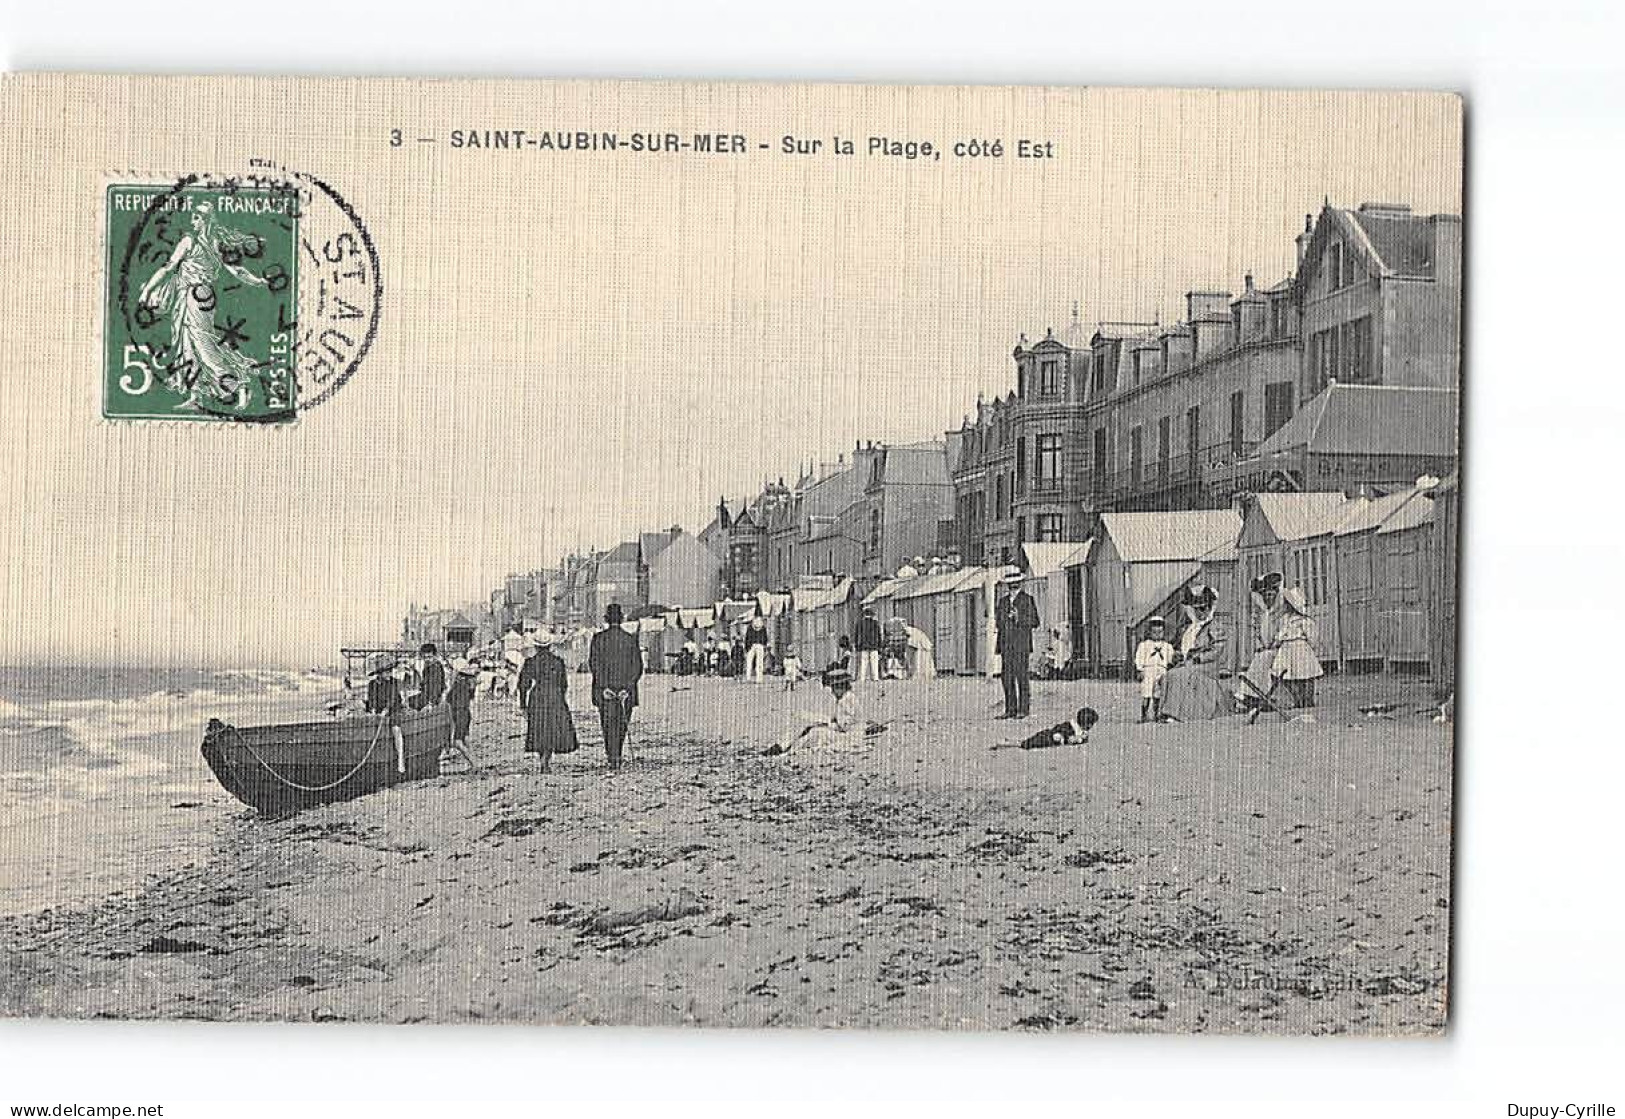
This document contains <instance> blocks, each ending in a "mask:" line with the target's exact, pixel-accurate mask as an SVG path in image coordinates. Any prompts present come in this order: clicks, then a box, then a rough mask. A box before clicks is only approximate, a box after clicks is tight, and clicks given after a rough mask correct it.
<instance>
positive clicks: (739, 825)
mask: <svg viewBox="0 0 1625 1119" xmlns="http://www.w3.org/2000/svg"><path fill="white" fill-rule="evenodd" d="M859 688H860V695H861V696H863V697H864V701H865V705H866V707H867V711H866V714H867V715H868V716H869V717H870V718H873V719H878V720H882V721H886V722H888V723H889V725H890V729H888V731H887V732H886V733H885V734H883V735H881V736H880V737H878V738H876V739H874V740H873V741H872V742H871V743H870V744H869V745H868V747H867V748H866V749H865V750H863V751H862V752H860V753H852V754H839V755H821V756H820V755H811V754H807V753H804V752H795V751H792V752H791V753H790V754H789V755H786V756H783V757H764V756H762V754H761V750H762V749H763V748H764V747H765V746H766V745H768V744H769V743H771V742H772V741H774V740H775V739H777V738H778V737H780V736H781V735H782V734H783V733H784V732H785V730H786V729H787V728H789V727H790V726H791V725H793V724H794V722H795V719H794V714H795V712H797V711H799V710H819V709H822V708H823V707H825V706H826V705H827V703H828V699H827V694H825V693H822V692H821V691H820V690H819V689H818V688H816V687H814V686H811V685H806V684H804V685H802V686H801V687H800V688H798V689H797V691H795V692H794V693H786V692H785V691H784V690H783V685H782V684H781V683H777V682H773V683H768V684H764V685H750V684H746V683H743V682H739V681H728V680H697V681H691V680H681V679H675V678H671V677H655V678H651V679H650V680H649V681H647V682H646V686H645V697H644V700H645V702H644V706H643V708H641V709H640V710H639V712H638V715H637V717H636V719H635V721H634V724H633V738H632V744H631V751H632V755H633V761H632V762H631V764H630V765H629V766H628V767H627V768H626V769H625V770H624V771H622V772H621V773H618V774H614V775H609V774H607V772H606V770H605V768H604V761H603V752H602V747H601V742H600V738H599V735H598V727H597V720H596V717H595V716H594V715H592V714H591V713H590V711H587V710H583V711H581V712H579V713H578V726H579V729H580V731H581V737H582V749H581V751H580V752H579V753H576V754H573V755H570V756H567V757H562V758H558V759H555V763H554V772H553V773H552V774H551V775H546V776H544V775H542V774H541V773H539V772H538V770H537V765H536V761H535V759H534V758H531V757H527V756H525V755H524V754H522V753H521V752H520V748H519V747H520V742H519V732H520V719H519V714H518V712H517V710H515V709H514V708H513V707H512V706H511V705H510V701H505V700H501V699H496V700H481V701H479V702H478V704H477V706H476V715H475V718H476V726H475V732H474V737H475V743H474V752H475V757H476V760H477V761H478V763H479V764H480V766H481V768H480V769H479V771H478V772H475V773H473V774H454V775H448V776H443V777H440V778H438V779H435V780H431V781H423V782H417V783H415V784H412V785H408V786H404V787H401V788H397V789H392V790H388V791H385V792H382V793H378V794H374V795H372V796H368V797H364V798H361V799H359V800H355V801H350V802H347V803H343V804H338V805H331V806H327V807H324V808H320V809H315V810H312V811H308V812H305V813H302V814H300V815H298V816H296V817H294V818H291V819H288V820H282V821H276V822H267V821H262V820H259V819H258V818H256V817H254V816H253V815H252V814H251V813H249V812H247V810H244V812H243V813H242V814H240V818H239V819H237V820H235V821H234V822H233V823H232V824H231V825H230V826H229V827H228V828H227V830H226V832H225V835H224V837H223V839H222V841H221V844H220V846H219V849H218V850H217V851H216V852H215V853H214V854H213V855H212V857H211V858H210V859H209V860H208V861H207V862H206V863H204V864H202V865H200V866H198V867H194V868H189V869H186V870H183V871H180V872H177V873H175V874H171V875H169V876H168V877H167V878H164V879H160V880H157V881H154V882H153V883H151V884H149V885H148V886H147V887H146V888H144V889H142V890H139V891H133V892H130V893H127V894H123V895H118V896H114V897H111V898H108V899H106V900H104V901H102V902H101V903H99V904H97V905H95V906H91V907H87V908H82V909H77V910H72V911H66V910H59V911H54V912H53V911H47V912H42V913H37V914H32V915H25V916H21V917H15V918H7V919H4V920H0V958H3V959H4V969H3V972H0V976H3V977H0V1013H4V1014H7V1015H49V1016H56V1017H73V1018H79V1017H115V1018H142V1019H145V1018H211V1019H216V1018H218V1019H238V1020H263V1019H291V1020H297V1021H312V1020H314V1021H338V1020H348V1021H365V1022H425V1021H427V1022H461V1021H513V1022H548V1023H562V1024H588V1023H599V1024H614V1025H651V1026H671V1025H684V1024H698V1025H708V1026H794V1027H831V1026H861V1027H884V1028H913V1027H923V1028H939V1029H1006V1028H1025V1029H1057V1028H1071V1029H1115V1030H1138V1031H1170V1032H1182V1031H1192V1030H1214V1031H1224V1032H1249V1033H1263V1032H1313V1033H1329V1032H1350V1033H1377V1034H1389V1033H1403V1034H1428V1033H1433V1032H1436V1031H1438V1030H1440V1029H1442V1028H1443V1025H1444V1021H1445V1013H1446V978H1447V975H1446V967H1447V961H1448V947H1449V919H1450V914H1449V895H1450V886H1449V871H1450V809H1451V799H1450V780H1451V777H1450V770H1451V763H1450V756H1451V744H1450V731H1451V729H1452V728H1450V727H1447V726H1441V725H1436V724H1433V723H1431V722H1430V721H1429V720H1428V719H1427V718H1426V717H1425V716H1422V715H1418V714H1408V715H1403V716H1401V717H1399V718H1396V719H1367V718H1364V717H1362V716H1361V715H1360V714H1359V713H1358V711H1357V710H1356V708H1357V707H1358V706H1359V705H1360V704H1363V703H1368V702H1375V701H1394V700H1401V701H1406V702H1416V703H1419V702H1420V701H1421V700H1422V698H1423V688H1422V687H1421V686H1420V685H1418V684H1414V683H1412V684H1407V683H1403V682H1401V681H1398V680H1395V679H1394V678H1391V677H1369V678H1356V679H1354V680H1350V681H1338V682H1335V683H1330V684H1328V685H1327V686H1325V687H1324V689H1323V702H1322V705H1321V708H1320V709H1319V711H1318V713H1317V714H1318V718H1319V721H1318V722H1315V723H1306V722H1292V723H1285V722H1282V721H1281V720H1279V719H1278V718H1275V717H1274V716H1272V715H1266V716H1264V717H1263V718H1261V719H1260V720H1259V721H1258V722H1257V723H1256V724H1255V725H1253V726H1250V727H1249V726H1247V725H1246V724H1245V722H1244V721H1243V720H1242V719H1240V718H1228V719H1224V720H1219V721H1216V722H1210V723H1191V724H1180V725H1160V726H1141V725H1137V724H1136V723H1134V722H1133V719H1134V718H1135V716H1136V715H1137V712H1138V700H1137V697H1136V693H1135V691H1134V689H1133V687H1132V686H1131V685H1129V684H1118V683H1101V682H1094V681H1084V682H1077V683H1065V684H1060V683H1057V684H1049V683H1039V684H1037V685H1036V686H1035V693H1034V711H1035V715H1034V718H1033V719H1032V720H1030V721H1028V722H1022V723H1013V722H1005V721H1000V720H995V719H994V718H993V715H994V714H995V713H996V711H997V709H998V706H997V703H998V700H997V697H998V686H997V684H996V682H992V681H986V680H974V679H943V680H938V681H933V682H929V683H927V682H908V681H904V682H896V683H889V684H887V685H885V686H884V687H883V688H882V686H880V685H876V684H863V685H860V686H859ZM571 692H572V701H573V702H583V703H584V701H585V692H586V688H585V686H584V682H583V678H582V677H579V676H578V677H573V678H572V682H571ZM1081 703H1088V704H1090V705H1092V706H1094V707H1096V708H1098V709H1099V710H1100V711H1101V713H1102V716H1103V721H1102V723H1101V724H1100V725H1099V726H1098V727H1097V728H1096V730H1095V733H1094V734H1093V735H1092V739H1091V741H1090V743H1089V744H1088V745H1087V746H1084V747H1081V748H1060V749H1053V750H1045V751H1035V752H1030V753H1029V752H1024V751H1020V750H999V751H993V750H990V749H989V748H988V747H989V746H990V745H991V744H993V743H995V742H999V741H1008V740H1013V739H1015V738H1017V737H1019V736H1020V734H1022V733H1027V732H1030V731H1031V730H1032V729H1035V728H1036V727H1037V726H1040V725H1048V724H1049V723H1052V722H1055V721H1058V720H1059V719H1061V718H1062V717H1064V715H1065V714H1066V713H1068V712H1069V711H1070V710H1071V709H1072V708H1075V707H1076V706H1078V705H1079V704H1081ZM199 764H200V765H201V764H202V763H201V760H200V761H199Z"/></svg>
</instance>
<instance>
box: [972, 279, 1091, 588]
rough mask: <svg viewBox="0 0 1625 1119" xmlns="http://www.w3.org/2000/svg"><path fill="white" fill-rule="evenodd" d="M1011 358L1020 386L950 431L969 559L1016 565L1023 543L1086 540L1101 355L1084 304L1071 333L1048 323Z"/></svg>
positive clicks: (980, 405) (978, 405) (982, 405)
mask: <svg viewBox="0 0 1625 1119" xmlns="http://www.w3.org/2000/svg"><path fill="white" fill-rule="evenodd" d="M1110 329H1111V325H1110V324H1103V325H1102V327H1101V328H1100V331H1108V330H1110ZM1102 336H1103V335H1102V334H1101V333H1100V332H1097V333H1096V337H1097V338H1100V337H1102ZM1011 356H1012V358H1013V359H1014V362H1015V366H1016V389H1015V391H1014V392H1013V393H1010V394H1009V395H1008V396H1002V397H998V398H996V399H995V400H994V401H993V402H992V403H991V404H989V403H986V402H985V401H983V400H981V399H978V400H977V402H976V418H975V420H974V422H973V421H972V420H971V418H970V417H968V416H967V417H966V419H965V421H964V423H962V424H961V425H960V427H959V430H957V431H953V432H950V433H949V437H950V446H949V455H950V458H949V472H950V476H951V480H952V485H953V491H954V521H955V530H956V535H957V544H958V549H959V551H960V554H961V556H962V557H963V558H964V560H965V562H967V563H983V562H986V563H1011V562H1014V561H1015V559H1016V557H1017V556H1018V555H1019V554H1020V551H1021V545H1022V544H1023V543H1024V542H1028V541H1035V540H1044V541H1051V542H1058V541H1063V540H1074V539H1081V538H1082V534H1083V533H1084V532H1085V531H1086V529H1087V527H1088V519H1087V517H1088V513H1089V512H1091V510H1090V508H1089V506H1088V503H1087V500H1086V498H1085V493H1084V490H1083V487H1082V485H1081V481H1082V472H1083V470H1084V468H1085V465H1086V461H1085V456H1084V454H1083V453H1082V451H1081V449H1080V441H1081V437H1082V431H1083V426H1082V420H1083V415H1084V407H1085V401H1086V399H1087V395H1088V392H1089V386H1090V382H1091V377H1092V376H1093V370H1094V365H1093V358H1094V353H1093V351H1092V349H1091V346H1090V341H1089V336H1088V334H1087V332H1086V331H1085V330H1084V327H1083V325H1082V323H1081V322H1080V321H1079V319H1078V315H1077V310H1076V309H1075V308H1074V310H1073V316H1072V325H1071V327H1070V328H1069V329H1068V331H1067V332H1066V335H1065V338H1064V339H1058V338H1056V337H1055V333H1054V331H1053V330H1048V331H1045V334H1044V337H1043V338H1042V339H1041V340H1040V341H1038V342H1037V343H1035V344H1032V345H1029V344H1028V342H1027V339H1026V337H1025V336H1023V337H1022V338H1021V340H1020V341H1019V342H1018V343H1017V345H1016V348H1015V351H1014V352H1013V354H1012V355H1011Z"/></svg>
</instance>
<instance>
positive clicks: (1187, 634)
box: [1161, 584, 1235, 723]
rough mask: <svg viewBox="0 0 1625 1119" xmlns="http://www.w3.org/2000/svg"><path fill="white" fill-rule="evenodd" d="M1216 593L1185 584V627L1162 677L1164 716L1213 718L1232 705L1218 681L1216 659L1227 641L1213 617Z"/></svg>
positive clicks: (1228, 710)
mask: <svg viewBox="0 0 1625 1119" xmlns="http://www.w3.org/2000/svg"><path fill="white" fill-rule="evenodd" d="M1218 609H1219V596H1218V594H1217V593H1215V592H1214V590H1213V588H1212V587H1204V586H1200V585H1196V584H1192V585H1191V586H1189V587H1186V588H1185V601H1184V602H1183V603H1182V604H1181V605H1180V610H1181V611H1182V612H1183V614H1184V615H1185V628H1184V629H1183V630H1181V631H1180V634H1179V645H1178V652H1179V657H1180V660H1179V663H1178V664H1177V665H1176V666H1174V667H1173V668H1171V669H1169V670H1168V674H1167V675H1166V676H1164V677H1163V678H1162V708H1161V715H1162V717H1163V718H1164V719H1172V720H1174V721H1175V722H1180V723H1184V722H1190V721H1192V720H1195V719H1217V718H1218V717H1219V716H1220V715H1228V714H1229V713H1230V712H1231V711H1233V710H1234V709H1235V704H1234V703H1233V702H1232V700H1231V696H1230V693H1229V692H1228V691H1226V690H1225V689H1224V688H1223V687H1221V686H1220V684H1219V678H1218V670H1219V661H1220V658H1221V656H1222V654H1223V652H1224V649H1225V646H1226V644H1227V643H1228V635H1226V634H1225V633H1223V632H1222V630H1221V628H1220V626H1219V625H1218V623H1217V621H1216V618H1217V615H1218Z"/></svg>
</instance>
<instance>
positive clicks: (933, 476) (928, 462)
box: [875, 443, 952, 486]
mask: <svg viewBox="0 0 1625 1119" xmlns="http://www.w3.org/2000/svg"><path fill="white" fill-rule="evenodd" d="M946 450H947V449H946V447H945V446H944V445H943V444H941V443H901V444H896V445H893V446H888V447H885V448H883V449H882V450H881V453H880V456H879V457H878V458H877V460H876V466H875V469H876V476H877V477H878V478H879V480H880V481H882V482H884V483H885V484H887V485H895V486H946V485H951V484H952V481H951V479H950V478H949V477H948V456H947V453H946Z"/></svg>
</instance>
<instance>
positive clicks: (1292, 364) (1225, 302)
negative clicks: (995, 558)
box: [1085, 274, 1300, 511]
mask: <svg viewBox="0 0 1625 1119" xmlns="http://www.w3.org/2000/svg"><path fill="white" fill-rule="evenodd" d="M1242 284H1243V287H1242V292H1241V294H1240V295H1239V296H1234V297H1232V295H1231V293H1230V292H1228V291H1193V292H1188V293H1186V296H1185V319H1184V320H1183V321H1182V322H1178V323H1175V324H1174V325H1173V326H1170V327H1164V328H1154V329H1152V330H1148V331H1146V332H1145V333H1143V334H1141V335H1139V336H1137V337H1134V338H1108V337H1105V336H1097V338H1096V344H1097V349H1100V350H1102V351H1103V352H1104V354H1105V356H1107V358H1108V361H1107V364H1106V370H1107V375H1106V376H1103V377H1101V378H1100V379H1098V380H1097V382H1096V386H1095V391H1094V392H1092V393H1091V396H1090V400H1089V407H1088V411H1087V414H1086V417H1085V424H1086V427H1087V430H1088V438H1087V442H1088V446H1089V448H1090V454H1089V459H1090V463H1089V470H1088V472H1087V479H1088V481H1087V485H1088V490H1089V494H1090V498H1091V501H1092V504H1093V506H1094V507H1095V508H1098V509H1101V510H1106V509H1111V510H1118V511H1131V510H1154V509H1198V508H1207V507H1211V506H1213V505H1215V504H1217V505H1223V504H1224V502H1222V501H1220V502H1213V501H1212V500H1210V498H1209V495H1208V493H1207V487H1206V478H1207V476H1208V475H1209V473H1211V472H1212V471H1213V470H1214V469H1216V468H1218V467H1221V466H1223V465H1224V464H1226V463H1229V462H1233V461H1235V460H1237V459H1239V458H1242V457H1244V456H1245V455H1246V454H1247V453H1249V452H1250V451H1252V450H1253V448H1255V447H1257V446H1258V444H1259V443H1260V442H1261V441H1262V440H1264V439H1265V438H1267V437H1268V436H1269V435H1270V434H1272V433H1273V432H1275V431H1276V430H1278V429H1279V428H1280V427H1281V426H1282V425H1284V424H1285V423H1286V422H1287V421H1288V420H1289V419H1290V418H1291V417H1292V413H1293V410H1294V409H1295V407H1296V405H1297V381H1298V373H1299V364H1300V362H1299V332H1298V321H1297V318H1298V317H1297V311H1296V308H1295V306H1294V304H1293V300H1292V285H1291V282H1290V280H1286V281H1282V282H1281V283H1279V284H1276V285H1274V286H1273V287H1270V288H1268V289H1259V288H1258V287H1257V286H1256V285H1255V284H1254V283H1253V277H1252V276H1251V275H1250V274H1249V275H1247V276H1245V277H1244V278H1243V281H1242Z"/></svg>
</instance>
